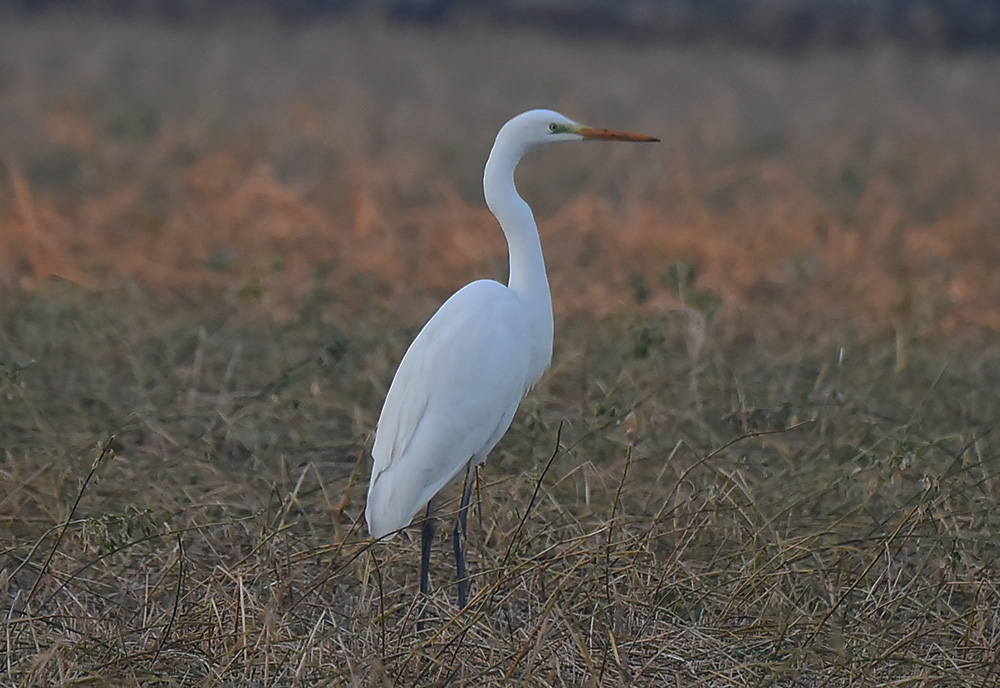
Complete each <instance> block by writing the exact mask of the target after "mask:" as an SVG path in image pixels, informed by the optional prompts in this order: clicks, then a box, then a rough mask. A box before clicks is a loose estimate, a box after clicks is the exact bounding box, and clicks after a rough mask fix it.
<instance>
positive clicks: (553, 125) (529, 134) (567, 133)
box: [497, 110, 659, 152]
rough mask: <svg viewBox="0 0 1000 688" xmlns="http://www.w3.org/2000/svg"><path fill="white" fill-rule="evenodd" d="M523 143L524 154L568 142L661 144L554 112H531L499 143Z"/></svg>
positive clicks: (500, 137)
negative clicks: (576, 120) (584, 123)
mask: <svg viewBox="0 0 1000 688" xmlns="http://www.w3.org/2000/svg"><path fill="white" fill-rule="evenodd" d="M501 140H508V141H510V142H511V143H512V144H514V145H517V144H520V148H521V150H522V152H523V151H528V150H531V149H532V148H538V147H541V146H546V145H548V144H550V143H562V142H564V141H588V140H604V141H658V140H659V139H655V138H653V137H652V136H645V135H644V134H633V133H630V132H627V131H613V130H611V129H597V128H595V127H588V126H585V125H583V124H580V123H579V122H574V121H573V120H571V119H570V118H569V117H566V116H565V115H561V114H559V113H558V112H555V111H554V110H528V111H527V112H524V113H522V114H520V115H518V116H517V117H515V118H514V119H512V120H510V121H509V122H507V124H505V125H503V128H501V129H500V133H499V134H498V135H497V141H498V142H499V141H501Z"/></svg>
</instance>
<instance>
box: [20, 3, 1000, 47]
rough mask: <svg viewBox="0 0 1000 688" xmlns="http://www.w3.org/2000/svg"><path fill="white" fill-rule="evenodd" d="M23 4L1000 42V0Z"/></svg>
mask: <svg viewBox="0 0 1000 688" xmlns="http://www.w3.org/2000/svg"><path fill="white" fill-rule="evenodd" d="M5 4H6V6H7V9H8V11H13V12H14V13H20V14H33V13H50V12H59V11H75V12H86V13H94V14H100V13H105V14H114V15H128V16H137V17H143V18H149V19H154V20H162V21H167V22H175V23H186V22H193V21H198V22H201V21H206V20H209V21H221V22H225V21H229V20H232V19H234V18H236V17H237V16H247V15H253V14H258V15H264V16H267V17H270V18H275V19H278V20H283V21H289V22H301V21H309V20H311V19H315V18H318V17H320V16H323V15H330V14H336V13H363V12H366V13H370V14H375V15H377V16H378V17H380V18H383V19H387V20H393V21H407V22H419V23H425V24H433V23H438V22H446V21H451V20H453V19H454V18H455V17H456V16H473V17H478V18H481V19H484V20H486V21H490V22H498V23H506V24H515V25H520V26H529V27H536V28H541V29H544V30H548V31H553V32H559V33H576V34H587V35H600V36H609V37H618V38H627V39H633V40H644V41H651V42H657V43H701V42H706V41H708V42H718V43H731V44H736V45H748V46H754V47H759V48H766V49H776V50H796V49H802V48H808V47H813V46H817V47H818V46H830V47H838V48H851V47H866V46H871V45H876V44H879V43H885V42H891V43H896V44H902V45H905V46H907V47H908V48H912V49H926V50H956V51H961V50H970V49H975V50H996V49H997V48H1000V0H950V1H949V0H627V1H625V0H375V1H373V2H361V1H359V0H8V2H7V3H5Z"/></svg>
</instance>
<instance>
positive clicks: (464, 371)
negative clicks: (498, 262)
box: [366, 280, 531, 537]
mask: <svg viewBox="0 0 1000 688" xmlns="http://www.w3.org/2000/svg"><path fill="white" fill-rule="evenodd" d="M529 337H530V330H529V325H528V321H527V316H526V314H525V312H524V309H523V306H521V304H520V302H519V301H518V299H517V297H516V296H514V295H513V294H512V293H511V292H510V291H509V290H508V289H507V288H506V287H505V286H503V285H502V284H499V283H498V282H493V281H490V280H480V281H477V282H473V283H472V284H469V285H467V286H466V287H464V288H462V289H461V290H459V291H458V292H456V293H455V294H454V295H453V296H452V297H451V298H450V299H448V301H446V302H445V303H444V305H442V306H441V308H440V309H439V310H438V312H437V313H435V314H434V316H433V317H432V318H431V319H430V320H429V321H428V322H427V325H425V326H424V329H423V330H421V331H420V334H418V335H417V337H416V339H414V340H413V343H412V344H411V345H410V348H409V349H408V350H407V352H406V355H405V356H403V360H402V361H401V362H400V364H399V369H398V370H397V371H396V376H395V378H394V379H393V381H392V385H391V386H390V388H389V393H388V395H387V396H386V400H385V405H384V406H383V408H382V414H381V416H380V417H379V422H378V429H377V430H376V434H375V445H374V447H373V448H372V456H373V457H374V459H375V465H374V467H373V468H372V481H371V485H370V486H369V490H368V505H367V508H366V517H367V520H368V528H369V531H370V532H371V534H372V536H373V537H382V536H383V535H386V534H387V533H390V532H392V531H394V530H397V529H398V528H402V527H403V526H405V525H407V524H409V523H410V521H412V520H413V517H414V516H415V515H416V514H417V512H418V511H420V509H421V508H423V507H424V505H426V504H427V502H428V501H429V500H430V498H431V497H433V496H434V494H435V493H437V492H438V490H440V489H441V488H442V487H444V486H445V485H446V484H448V483H449V482H451V480H453V479H454V478H455V476H456V475H457V474H458V473H459V472H461V471H462V469H464V468H465V466H466V465H467V464H468V462H469V460H470V459H473V458H477V459H479V460H481V459H482V458H485V456H486V454H487V453H488V452H489V451H490V449H492V448H493V446H494V445H495V444H496V443H497V442H498V441H499V440H500V438H501V437H502V436H503V434H504V433H505V432H506V431H507V428H508V427H509V426H510V423H511V420H512V419H513V417H514V412H515V411H516V410H517V406H518V404H519V403H520V401H521V398H522V397H523V396H524V393H525V391H526V380H527V376H528V368H529V364H530V352H531V348H530V347H531V344H530V339H529Z"/></svg>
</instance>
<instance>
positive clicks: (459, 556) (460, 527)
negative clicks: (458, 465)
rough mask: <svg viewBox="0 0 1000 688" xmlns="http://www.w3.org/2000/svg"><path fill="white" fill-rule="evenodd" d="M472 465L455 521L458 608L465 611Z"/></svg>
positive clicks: (466, 474)
mask: <svg viewBox="0 0 1000 688" xmlns="http://www.w3.org/2000/svg"><path fill="white" fill-rule="evenodd" d="M473 470H474V469H473V468H472V463H471V462H470V463H469V467H468V468H466V469H465V487H464V489H463V490H462V504H461V506H459V508H458V518H457V519H455V568H456V569H457V570H458V607H459V609H465V601H466V582H465V553H464V552H462V538H463V537H464V536H465V534H466V532H467V531H468V529H469V528H468V525H469V500H470V499H471V498H472V485H473V483H474V482H475V475H473Z"/></svg>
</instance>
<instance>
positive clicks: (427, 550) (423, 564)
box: [417, 500, 434, 633]
mask: <svg viewBox="0 0 1000 688" xmlns="http://www.w3.org/2000/svg"><path fill="white" fill-rule="evenodd" d="M433 502H434V500H431V501H430V502H427V512H426V513H425V514H424V523H423V526H422V527H421V529H420V596H421V597H423V598H425V600H426V596H427V589H428V587H429V585H428V582H429V578H430V572H431V543H432V542H434V517H433V516H432V515H431V505H432V504H433ZM423 616H424V612H423V611H421V612H420V619H419V620H418V621H417V632H418V633H419V632H420V631H422V630H424V620H423Z"/></svg>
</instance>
